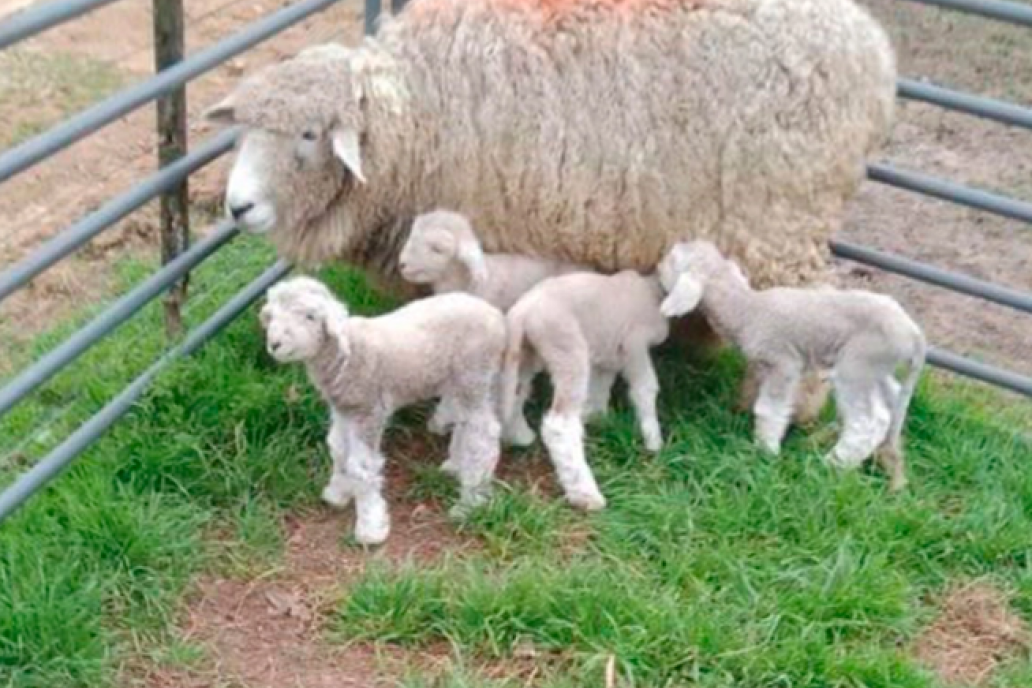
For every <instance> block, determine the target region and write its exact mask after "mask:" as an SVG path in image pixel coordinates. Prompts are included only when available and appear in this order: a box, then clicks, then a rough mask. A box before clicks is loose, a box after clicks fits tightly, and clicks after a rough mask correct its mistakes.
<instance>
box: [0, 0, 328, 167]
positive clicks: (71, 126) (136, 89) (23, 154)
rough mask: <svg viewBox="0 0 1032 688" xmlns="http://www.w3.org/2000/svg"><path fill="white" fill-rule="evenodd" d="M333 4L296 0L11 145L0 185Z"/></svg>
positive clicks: (0, 158) (2, 158)
mask: <svg viewBox="0 0 1032 688" xmlns="http://www.w3.org/2000/svg"><path fill="white" fill-rule="evenodd" d="M335 2H337V0H301V2H298V3H296V4H294V5H289V6H287V7H285V8H283V9H281V10H279V11H277V12H275V13H273V14H271V15H269V16H267V17H265V18H264V19H259V20H258V21H256V22H254V23H253V24H250V25H248V26H247V28H245V29H244V30H242V31H240V32H239V33H237V34H235V35H233V36H231V37H230V38H227V39H224V40H222V41H220V42H218V43H216V44H215V45H213V46H212V47H210V48H207V49H205V50H202V51H201V52H199V53H197V54H196V55H194V56H192V57H189V58H187V59H185V60H183V61H182V62H180V63H179V64H178V65H176V66H175V67H171V68H169V69H166V70H165V71H163V72H161V73H159V74H156V75H154V76H153V77H151V78H150V79H148V80H147V81H144V82H143V83H140V84H137V85H136V86H132V87H130V88H128V89H125V90H124V91H120V92H119V93H116V94H115V95H113V96H111V97H110V98H108V99H107V100H104V101H102V102H100V103H98V104H96V105H94V106H93V107H90V108H88V109H86V110H84V111H82V112H80V113H79V114H78V115H75V116H74V117H72V118H70V119H67V120H65V121H64V122H63V123H61V124H59V125H57V126H56V127H54V128H53V129H51V130H49V131H46V132H44V133H42V134H40V135H39V136H35V137H33V138H31V139H29V140H28V141H26V142H24V143H22V144H20V145H18V146H15V147H14V148H12V149H11V150H9V151H7V152H5V153H3V154H2V155H0V183H3V182H5V181H7V180H8V179H10V178H11V177H13V176H14V175H16V174H18V173H20V172H24V171H25V170H27V169H28V168H30V167H32V166H33V165H35V164H37V163H39V162H40V161H41V160H43V159H44V158H47V157H49V156H51V155H53V154H54V153H57V152H58V151H60V150H63V149H64V148H67V147H68V146H69V145H71V144H72V143H75V142H76V141H78V140H79V139H81V138H83V137H84V136H87V135H88V134H91V133H93V132H94V131H96V130H98V129H100V128H101V127H103V126H105V125H107V124H109V123H111V122H113V121H114V120H116V119H118V118H119V117H122V116H123V115H125V114H127V113H129V112H132V111H133V110H135V109H137V108H139V107H141V106H143V105H145V104H147V103H149V102H151V101H152V100H154V99H155V98H157V97H159V96H162V95H165V94H167V93H169V92H170V91H173V90H175V89H177V88H179V87H180V86H182V85H183V84H185V83H186V82H188V81H190V80H191V79H193V78H195V77H197V76H200V75H201V74H204V73H205V72H207V71H210V70H211V69H214V68H215V67H217V66H218V65H220V64H222V63H223V62H225V61H226V60H228V59H230V58H231V57H233V56H235V55H238V54H240V53H242V52H243V51H245V50H247V49H248V48H250V47H251V46H253V45H255V44H257V43H261V42H262V41H264V40H266V39H268V38H270V37H271V36H274V35H276V34H277V33H279V32H280V31H282V30H283V29H285V28H287V27H289V26H293V25H294V24H296V23H298V22H299V21H301V20H303V19H305V18H306V17H308V16H310V15H312V14H314V13H316V12H318V11H320V10H322V9H325V8H326V7H329V6H330V5H332V4H333V3H335Z"/></svg>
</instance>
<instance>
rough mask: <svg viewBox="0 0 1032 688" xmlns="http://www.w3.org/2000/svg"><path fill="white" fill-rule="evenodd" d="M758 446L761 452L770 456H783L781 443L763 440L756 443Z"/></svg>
mask: <svg viewBox="0 0 1032 688" xmlns="http://www.w3.org/2000/svg"><path fill="white" fill-rule="evenodd" d="M756 446H757V447H759V448H760V451H762V452H763V453H765V454H769V455H770V456H779V455H780V454H781V443H780V442H770V441H767V440H762V439H761V440H757V441H756Z"/></svg>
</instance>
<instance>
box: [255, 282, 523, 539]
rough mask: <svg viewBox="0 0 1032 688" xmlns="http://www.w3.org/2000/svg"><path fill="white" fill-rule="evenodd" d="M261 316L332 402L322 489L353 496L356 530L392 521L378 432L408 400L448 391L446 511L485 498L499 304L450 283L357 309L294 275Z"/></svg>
mask: <svg viewBox="0 0 1032 688" xmlns="http://www.w3.org/2000/svg"><path fill="white" fill-rule="evenodd" d="M260 318H261V322H262V324H263V326H264V328H265V330H266V339H267V348H268V351H269V353H270V354H271V355H272V357H273V358H275V359H276V360H277V361H280V362H284V363H286V362H291V361H300V362H304V363H305V365H306V367H307V369H308V375H309V378H310V379H311V381H312V383H313V384H314V385H315V386H316V387H317V388H318V390H319V392H320V394H321V395H322V396H323V398H324V399H325V400H326V402H327V404H328V405H329V407H330V417H331V421H332V426H331V429H330V433H329V437H328V438H327V441H328V443H329V447H330V453H331V454H332V456H333V475H332V477H331V479H330V482H329V484H328V485H327V486H326V489H325V490H324V491H323V499H324V500H326V501H327V502H329V503H331V504H334V505H336V506H346V505H347V504H348V503H350V501H351V500H352V499H354V501H355V509H356V513H357V518H356V521H355V538H356V540H358V541H359V542H360V543H363V544H377V543H381V542H383V541H384V540H386V538H387V535H388V533H389V530H390V520H389V516H388V513H387V503H386V501H385V500H384V498H383V494H382V492H383V468H384V463H385V458H384V456H383V454H382V453H381V449H380V443H381V438H382V436H383V432H384V429H385V427H386V425H387V422H388V421H389V420H390V417H391V415H392V414H393V413H394V412H395V411H396V410H397V409H399V408H401V407H403V406H407V405H409V404H413V403H416V402H420V401H424V400H428V399H432V398H434V397H440V396H445V397H447V398H448V399H450V400H451V404H452V409H453V411H454V414H455V415H454V430H453V432H452V437H451V443H450V446H449V450H448V451H449V458H448V462H447V463H448V464H449V465H450V466H452V467H453V470H454V471H455V472H456V473H457V474H458V477H459V482H460V484H461V493H460V497H459V503H458V505H456V507H455V509H454V510H453V511H456V512H462V511H464V510H465V509H467V508H468V507H470V506H472V505H475V504H477V503H480V502H481V501H483V500H484V499H485V498H486V496H487V495H488V493H489V490H490V484H491V478H492V477H493V475H494V469H495V466H496V464H497V461H498V453H499V435H500V424H499V422H498V419H497V413H496V401H497V399H496V394H495V380H496V376H497V374H498V370H499V366H500V363H501V360H502V355H503V351H504V348H505V342H506V337H505V333H506V326H505V319H504V316H503V315H502V313H501V311H499V310H498V309H497V308H495V307H493V306H491V305H490V304H488V303H487V302H485V301H483V300H481V299H478V298H475V297H472V296H469V295H467V294H461V293H455V294H445V295H441V296H432V297H429V298H425V299H419V300H416V301H413V302H411V303H409V304H408V305H406V306H403V307H401V308H399V309H397V310H395V311H393V312H391V313H388V314H386V315H382V316H379V317H374V318H364V317H356V316H350V315H349V314H348V310H347V307H346V306H345V305H344V304H343V303H341V302H340V301H338V300H336V299H335V298H334V297H333V295H332V294H331V293H330V291H329V289H327V288H326V286H325V285H323V284H322V283H320V282H318V281H316V280H314V279H311V278H308V277H297V278H294V279H291V280H288V281H285V282H282V283H280V284H278V285H276V286H274V287H272V288H271V289H270V290H269V292H268V296H267V299H266V303H265V304H264V306H263V307H262V309H261V314H260Z"/></svg>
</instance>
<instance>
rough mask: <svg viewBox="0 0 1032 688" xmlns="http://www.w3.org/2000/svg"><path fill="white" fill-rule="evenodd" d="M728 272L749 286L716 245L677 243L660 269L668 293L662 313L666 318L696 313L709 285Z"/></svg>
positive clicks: (660, 278) (703, 241)
mask: <svg viewBox="0 0 1032 688" xmlns="http://www.w3.org/2000/svg"><path fill="white" fill-rule="evenodd" d="M729 266H730V267H729ZM725 269H726V270H729V271H730V272H731V273H732V274H734V275H735V276H736V279H741V280H742V281H743V282H745V283H746V286H748V282H747V281H746V280H745V276H744V275H743V274H742V272H741V270H740V269H739V268H738V266H737V265H736V264H735V263H734V262H732V261H729V260H727V259H726V258H724V256H723V255H722V254H721V253H720V251H719V250H718V249H717V247H716V246H715V245H714V244H713V243H712V242H709V241H705V240H696V241H687V242H678V243H676V244H674V246H673V247H672V248H671V249H670V250H669V251H668V252H667V254H666V255H665V256H664V257H663V259H662V260H661V261H660V262H659V265H658V266H657V267H656V272H657V274H658V275H659V282H660V284H662V285H663V290H664V291H666V292H667V296H666V298H665V299H663V303H662V304H660V307H659V308H660V312H661V313H662V314H663V316H664V317H667V318H673V317H676V316H679V315H684V314H685V313H689V312H691V311H693V310H695V308H696V307H698V305H699V302H700V301H701V300H702V296H703V292H704V291H705V288H706V283H707V282H708V281H709V280H710V279H711V278H712V277H713V276H714V275H715V274H717V273H718V272H719V271H721V270H725Z"/></svg>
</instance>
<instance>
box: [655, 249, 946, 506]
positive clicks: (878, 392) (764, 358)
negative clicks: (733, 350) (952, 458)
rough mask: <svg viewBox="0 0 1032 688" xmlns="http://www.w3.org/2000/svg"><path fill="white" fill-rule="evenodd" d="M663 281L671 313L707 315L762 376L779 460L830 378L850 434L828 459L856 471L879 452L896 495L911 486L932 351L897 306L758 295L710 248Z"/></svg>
mask: <svg viewBox="0 0 1032 688" xmlns="http://www.w3.org/2000/svg"><path fill="white" fill-rule="evenodd" d="M658 272H659V276H660V281H661V282H662V284H663V287H664V289H666V290H667V291H668V296H667V297H666V298H665V299H664V301H663V304H662V306H661V309H662V312H663V314H664V315H666V316H668V317H674V316H678V315H681V314H683V313H687V312H689V311H692V310H694V309H695V308H696V307H697V306H698V307H699V308H701V310H702V312H703V314H704V315H705V316H706V318H707V320H708V321H709V322H710V323H711V324H712V325H713V327H714V329H716V330H717V331H718V332H719V333H720V334H721V335H722V336H724V337H725V338H726V339H728V340H729V341H730V342H732V343H733V344H735V345H736V346H737V347H738V348H739V349H740V350H741V351H742V353H743V354H744V355H745V357H746V359H747V360H748V362H749V365H750V369H751V370H753V371H755V373H756V374H757V375H758V381H759V392H758V395H757V398H756V402H755V404H754V405H753V413H754V415H755V424H756V426H755V433H756V438H757V440H758V441H759V443H760V444H761V445H762V446H763V447H765V448H766V449H768V450H769V451H770V452H772V453H774V454H777V453H778V452H779V451H780V448H781V440H782V438H783V437H784V434H785V430H786V428H787V427H788V422H789V417H790V414H791V412H792V406H793V401H794V398H795V392H796V389H797V387H798V384H799V381H800V379H801V378H802V376H803V374H804V373H805V372H806V371H808V370H813V369H825V370H830V371H831V380H832V385H833V388H834V392H835V400H836V404H837V407H838V412H839V416H840V418H841V422H842V425H843V429H842V433H841V435H840V437H839V439H838V442H837V443H836V445H835V447H834V448H833V449H832V451H831V453H830V454H829V455H828V456H827V459H826V460H827V461H828V462H829V463H831V464H832V465H836V466H839V467H842V468H855V467H857V466H859V465H860V464H862V463H863V462H864V461H865V460H867V459H868V458H870V456H871V455H872V454H873V453H875V452H876V451H877V458H878V461H879V462H880V463H881V464H882V465H883V466H884V468H885V469H886V471H887V472H888V473H889V486H890V489H892V490H900V489H902V488H903V487H905V486H906V477H905V475H904V462H903V451H902V447H901V439H900V438H901V434H902V431H903V423H904V421H905V419H906V413H907V408H908V406H909V404H910V399H911V397H912V395H913V392H914V387H915V386H916V384H917V380H918V378H919V376H920V374H921V370H922V368H923V367H924V362H925V354H926V349H927V345H926V342H925V337H924V334H923V333H922V331H921V328H920V327H918V325H917V324H916V323H915V322H914V321H913V320H912V319H911V318H910V317H909V316H908V315H907V313H906V312H905V311H904V310H903V308H902V307H901V306H900V305H899V304H898V303H897V302H896V301H894V300H893V299H891V298H889V297H888V296H884V295H882V294H874V293H871V292H867V291H860V290H838V289H833V288H831V287H820V288H816V289H802V288H784V287H778V288H772V289H766V290H763V291H756V290H753V289H752V288H751V287H750V285H749V282H748V280H747V279H746V277H745V275H744V274H743V273H742V271H741V270H740V269H739V267H738V265H737V264H736V263H735V262H734V261H732V260H729V259H727V258H725V257H724V256H723V255H722V254H721V253H720V251H719V250H718V249H717V247H716V246H715V245H713V244H712V243H710V242H708V241H691V242H682V243H678V244H675V245H674V247H673V248H672V249H671V250H670V251H669V252H668V253H667V255H666V256H665V257H664V258H663V260H662V261H661V262H660V264H659V267H658ZM900 364H904V365H905V367H906V376H905V377H904V379H903V384H902V386H901V385H900V383H899V382H898V381H897V380H896V377H895V374H896V369H897V368H898V367H899V366H900Z"/></svg>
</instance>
